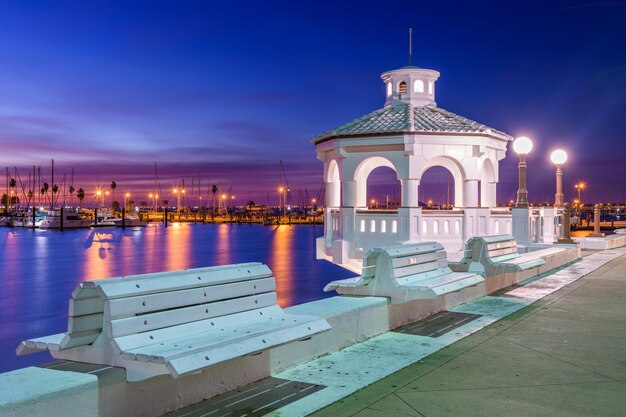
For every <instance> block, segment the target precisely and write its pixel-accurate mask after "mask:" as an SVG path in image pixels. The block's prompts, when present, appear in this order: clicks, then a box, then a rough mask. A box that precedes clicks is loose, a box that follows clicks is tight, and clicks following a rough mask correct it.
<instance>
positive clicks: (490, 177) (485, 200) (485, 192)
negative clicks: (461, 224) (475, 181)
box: [480, 159, 496, 207]
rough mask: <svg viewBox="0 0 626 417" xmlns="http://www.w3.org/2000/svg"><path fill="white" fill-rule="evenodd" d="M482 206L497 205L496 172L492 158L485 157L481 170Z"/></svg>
mask: <svg viewBox="0 0 626 417" xmlns="http://www.w3.org/2000/svg"><path fill="white" fill-rule="evenodd" d="M480 206H481V207H495V206H496V173H495V169H494V168H493V163H492V162H491V160H490V159H485V161H484V162H483V167H482V170H481V172H480Z"/></svg>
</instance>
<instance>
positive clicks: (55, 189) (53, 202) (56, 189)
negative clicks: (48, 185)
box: [52, 184, 59, 205]
mask: <svg viewBox="0 0 626 417" xmlns="http://www.w3.org/2000/svg"><path fill="white" fill-rule="evenodd" d="M58 192H59V186H58V185H56V184H54V185H53V186H52V205H55V204H56V202H57V201H56V199H55V198H54V193H58Z"/></svg>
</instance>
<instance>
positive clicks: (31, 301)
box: [0, 223, 354, 372]
mask: <svg viewBox="0 0 626 417" xmlns="http://www.w3.org/2000/svg"><path fill="white" fill-rule="evenodd" d="M322 233H323V230H322V227H311V226H286V225H285V226H278V227H267V226H261V225H238V224H220V225H212V224H210V225H203V224H179V223H174V224H171V225H170V226H169V227H167V228H164V227H163V226H162V225H149V226H148V227H144V228H134V229H126V230H122V229H116V228H100V229H79V230H65V231H63V232H60V231H57V230H29V229H11V228H7V227H0V372H6V371H9V370H12V369H17V368H21V367H24V366H30V365H36V364H42V363H46V362H50V361H51V357H50V355H49V354H48V353H38V354H31V355H26V356H21V357H18V356H16V355H15V348H16V346H17V345H18V344H19V342H20V341H22V340H24V339H28V338H33V337H40V336H47V335H50V334H55V333H61V332H63V331H65V330H67V308H68V301H69V297H70V293H71V291H72V289H74V287H75V286H76V284H77V283H79V282H81V281H85V280H92V279H99V278H109V277H116V276H122V275H132V274H141V273H148V272H158V271H172V270H179V269H186V268H197V267H205V266H212V265H225V264H231V263H239V262H263V263H266V264H268V265H269V267H270V268H271V269H272V271H273V272H274V276H275V277H276V285H277V294H278V303H279V304H280V305H281V306H282V307H288V306H291V305H294V304H300V303H304V302H307V301H312V300H317V299H321V298H325V297H329V296H332V295H333V294H329V293H324V292H323V291H322V288H323V287H324V285H325V284H326V283H327V282H328V281H331V280H332V279H340V278H347V277H350V276H354V274H352V273H350V272H348V271H346V270H344V269H342V268H340V267H338V266H336V265H333V264H331V263H329V262H326V261H317V260H316V259H315V238H317V237H318V236H320V235H322Z"/></svg>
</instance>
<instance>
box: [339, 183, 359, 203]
mask: <svg viewBox="0 0 626 417" xmlns="http://www.w3.org/2000/svg"><path fill="white" fill-rule="evenodd" d="M341 186H342V187H343V205H342V207H355V203H356V181H342V183H341Z"/></svg>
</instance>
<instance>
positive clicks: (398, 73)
mask: <svg viewBox="0 0 626 417" xmlns="http://www.w3.org/2000/svg"><path fill="white" fill-rule="evenodd" d="M381 78H382V80H383V82H384V83H385V84H386V88H387V90H386V91H387V96H386V100H385V106H384V107H383V108H382V109H379V110H376V111H374V112H371V113H369V114H366V115H365V116H362V117H360V118H358V119H356V120H353V121H351V122H349V123H346V124H344V125H341V126H339V127H337V128H335V129H333V130H330V131H328V132H325V133H323V134H321V135H319V136H316V137H315V138H313V139H312V142H313V143H314V144H315V149H316V152H317V157H318V159H320V160H321V161H323V162H324V179H325V182H326V214H325V216H326V217H325V233H324V237H322V238H320V239H319V240H318V242H317V253H318V257H319V258H323V259H328V260H331V261H332V262H334V263H337V264H341V265H344V266H349V265H350V264H351V263H352V264H354V265H357V264H358V262H353V261H360V259H361V258H362V257H363V253H364V251H367V250H368V249H370V248H371V247H374V246H378V247H380V246H384V245H386V244H397V243H404V242H419V241H431V240H435V241H438V242H441V243H442V244H443V245H444V246H445V247H446V249H447V250H448V251H460V250H462V248H463V243H464V242H465V241H466V240H467V239H469V238H470V237H472V236H482V235H489V234H499V233H500V234H501V233H511V213H510V211H508V210H504V211H502V210H501V211H498V210H496V209H495V207H496V184H497V183H498V164H499V161H500V160H502V159H503V158H504V157H505V155H506V150H507V144H508V142H509V141H511V140H512V137H511V136H509V135H507V134H506V133H503V132H501V131H498V130H496V129H493V128H490V127H488V126H485V125H483V124H481V123H478V122H474V121H472V120H469V119H467V118H465V117H462V116H459V115H456V114H454V113H451V112H449V111H447V110H444V109H442V108H439V107H437V105H436V102H435V92H436V90H435V83H436V81H437V79H438V78H439V72H437V71H435V70H430V69H422V68H418V67H414V66H407V67H404V68H400V69H397V70H393V71H388V72H385V73H383V74H382V76H381ZM381 166H384V167H389V168H391V169H393V170H394V171H395V172H396V175H397V178H398V180H399V181H400V184H401V188H402V199H401V204H400V207H399V208H398V209H397V210H372V209H368V206H367V196H366V191H367V190H366V188H367V178H368V176H369V175H370V173H371V172H372V171H373V170H374V169H376V168H378V167H381ZM434 166H440V167H443V168H445V169H447V170H448V171H449V172H450V173H451V175H452V177H453V178H454V207H453V208H452V209H451V210H445V211H442V210H426V209H422V208H421V207H420V206H419V203H418V201H419V187H420V181H421V179H422V176H423V175H424V172H425V171H426V170H428V169H429V168H431V167H434Z"/></svg>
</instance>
